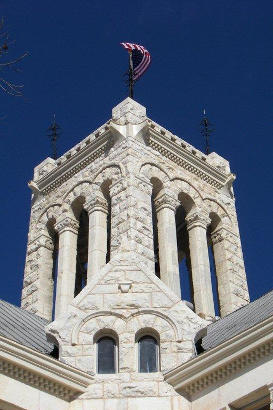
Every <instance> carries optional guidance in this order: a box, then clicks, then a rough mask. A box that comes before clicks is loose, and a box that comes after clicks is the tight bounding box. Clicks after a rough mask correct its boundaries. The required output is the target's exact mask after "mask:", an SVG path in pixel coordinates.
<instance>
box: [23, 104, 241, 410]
mask: <svg viewBox="0 0 273 410" xmlns="http://www.w3.org/2000/svg"><path fill="white" fill-rule="evenodd" d="M233 180H234V175H233V174H231V173H230V169H229V164H228V162H227V161H226V160H224V159H223V158H221V157H220V156H218V155H217V154H215V153H212V154H210V155H208V156H206V155H204V154H203V153H201V152H200V151H198V150H196V149H195V148H194V147H192V146H190V145H189V144H188V143H187V142H185V141H183V140H181V139H180V138H178V137H177V136H175V135H173V134H171V133H170V132H169V131H167V130H166V129H164V128H162V127H160V126H159V125H158V124H156V123H154V122H153V121H152V120H150V119H149V118H147V117H146V109H145V108H144V107H142V106H141V105H139V104H138V103H136V102H135V101H133V100H131V99H130V98H127V99H126V100H124V101H123V102H122V103H120V104H119V105H118V106H117V107H115V108H114V109H113V115H112V119H111V120H110V121H108V122H107V123H106V124H105V125H103V126H102V127H101V128H99V129H98V130H97V131H95V132H94V133H92V134H91V135H89V136H88V137H87V138H85V139H84V140H83V141H82V142H81V143H79V144H78V145H76V146H75V147H73V148H72V149H71V150H70V151H68V152H67V153H66V154H64V155H63V156H62V157H61V158H59V159H58V160H56V161H54V160H52V159H50V158H48V159H46V160H45V161H43V162H42V163H41V164H40V165H38V166H37V167H36V168H35V171H34V179H33V181H31V183H30V184H29V185H30V187H31V189H32V191H33V197H32V209H31V218H30V229H29V238H28V247H27V257H26V268H25V276H24V287H23V292H22V307H23V308H25V309H27V310H30V311H32V312H34V313H36V314H38V315H40V316H43V317H45V318H47V319H49V320H51V319H52V306H53V288H54V283H53V279H52V269H53V250H54V243H53V237H52V229H53V230H54V231H55V232H56V233H57V234H58V237H59V257H58V278H57V291H56V308H55V321H54V322H52V323H51V324H50V325H49V327H48V329H47V331H48V334H49V337H51V338H53V339H54V340H57V342H58V344H59V347H60V360H62V361H63V362H65V363H66V364H69V365H72V366H74V367H77V368H79V369H81V370H83V371H86V372H90V373H91V374H94V381H93V382H92V383H91V384H90V387H89V388H88V391H87V392H86V393H85V394H84V395H83V396H82V399H83V400H96V403H97V404H96V406H97V407H96V410H97V409H99V408H100V407H99V406H100V403H103V399H107V400H112V399H113V400H116V401H115V403H116V404H114V402H113V404H112V407H111V410H113V409H115V408H118V409H122V408H123V407H122V406H123V403H125V401H126V403H127V404H128V398H140V397H145V399H147V400H148V398H149V400H151V401H150V403H153V404H152V405H151V406H150V408H157V409H161V408H162V409H163V408H164V410H166V409H172V410H175V409H178V408H179V409H180V408H181V406H182V403H183V400H184V399H183V398H182V397H179V396H178V394H177V393H176V392H175V391H174V390H173V389H172V387H171V386H170V385H168V384H167V383H166V382H164V381H163V377H162V373H161V372H163V371H166V370H168V369H170V368H173V367H175V366H177V365H180V364H181V363H184V362H186V361H187V360H189V359H190V358H191V357H193V356H194V354H195V348H194V338H195V335H196V333H197V331H198V330H200V329H201V328H203V327H205V326H206V325H207V324H208V323H209V322H208V320H214V316H215V310H214V302H213V294H212V286H211V273H210V265H209V257H208V245H207V232H208V229H209V232H211V233H210V239H209V240H210V241H211V243H212V246H213V253H214V259H215V265H216V271H217V279H218V294H219V301H220V312H221V316H225V315H226V314H228V313H230V312H232V311H234V310H236V309H238V308H239V307H241V306H243V305H245V304H247V303H248V302H249V295H248V290H247V283H246V276H245V270H244V261H243V256H242V250H241V242H240V235H239V230H238V222H237V216H236V209H235V200H234V195H233V189H232V182H233ZM106 191H107V194H106ZM152 195H153V198H154V199H153V200H154V207H155V212H156V219H157V229H158V245H159V260H160V278H161V279H159V278H158V277H157V276H156V275H155V261H154V258H155V252H154V237H153V235H154V229H153V218H152V213H153V208H152V200H151V198H152ZM75 201H80V203H81V204H82V206H83V209H85V210H86V212H87V213H88V215H89V232H88V235H89V241H88V269H87V285H86V286H85V288H84V289H83V290H82V291H81V292H80V293H79V294H78V295H77V296H76V297H75V298H74V285H75V270H76V256H77V255H76V254H77V236H78V231H79V220H78V219H77V215H76V214H75V212H74V211H73V209H74V208H73V206H74V204H75ZM109 201H110V202H109ZM109 204H110V207H111V233H110V236H111V237H110V243H111V252H110V261H109V262H108V263H107V264H106V253H107V246H106V245H107V231H106V230H107V214H108V213H109ZM180 204H182V206H183V208H184V210H185V213H186V217H185V225H186V228H187V231H188V238H189V239H188V240H189V251H190V263H191V275H192V283H193V296H194V311H192V310H191V309H190V308H189V307H188V305H187V304H186V303H185V302H183V301H182V300H181V294H182V298H183V289H181V292H180V281H179V269H178V259H177V243H176V240H177V238H176V221H175V212H176V209H177V207H178V206H179V205H180ZM50 227H51V228H50ZM108 234H109V233H108ZM90 261H91V262H92V263H90ZM145 329H146V330H147V333H149V334H152V335H153V334H155V335H157V337H158V339H159V348H160V372H158V373H149V374H140V373H138V365H137V362H138V361H137V339H136V335H137V334H138V332H140V331H141V332H145ZM107 334H114V335H115V337H116V339H117V344H118V372H117V373H116V374H114V375H101V374H96V340H97V338H98V335H107ZM108 403H110V401H109V402H108ZM141 403H142V402H141V401H139V407H132V408H134V409H135V408H140V407H141V406H142V404H141ZM145 403H146V404H145V406H146V407H145V408H148V404H147V403H148V401H147V402H145ZM127 404H126V406H127ZM109 405H110V404H109ZM114 406H117V407H114ZM124 406H125V404H124ZM101 408H103V409H104V410H105V409H106V408H108V407H107V406H106V407H103V404H102V407H101ZM109 408H110V407H109ZM124 408H126V409H127V407H124ZM141 408H143V407H141Z"/></svg>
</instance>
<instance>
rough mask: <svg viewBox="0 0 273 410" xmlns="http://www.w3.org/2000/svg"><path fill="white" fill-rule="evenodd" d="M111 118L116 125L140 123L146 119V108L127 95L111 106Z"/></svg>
mask: <svg viewBox="0 0 273 410" xmlns="http://www.w3.org/2000/svg"><path fill="white" fill-rule="evenodd" d="M112 120H113V122H114V123H116V124H118V125H126V124H129V123H130V124H134V125H136V124H141V123H142V122H144V121H145V120H146V108H145V107H143V106H142V105H140V104H139V103H137V102H136V101H134V100H132V98H129V97H128V98H126V99H125V100H123V101H122V102H121V103H120V104H118V105H117V106H116V107H114V108H113V110H112Z"/></svg>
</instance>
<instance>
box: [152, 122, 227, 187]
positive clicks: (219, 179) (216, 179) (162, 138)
mask: <svg viewBox="0 0 273 410" xmlns="http://www.w3.org/2000/svg"><path fill="white" fill-rule="evenodd" d="M148 144H149V145H150V147H151V148H153V149H154V150H156V151H158V152H160V153H161V154H162V155H164V156H165V157H166V158H168V159H170V160H171V161H173V162H174V163H176V164H177V165H179V166H181V167H182V168H184V169H186V170H187V171H189V172H191V173H193V174H195V175H197V176H199V177H200V178H201V179H202V180H203V181H205V182H207V183H208V184H210V185H212V186H214V187H215V188H218V189H221V188H222V187H223V186H225V185H226V184H227V183H228V182H229V181H230V176H231V175H233V174H230V173H228V174H226V173H224V172H222V171H220V170H219V169H217V168H215V167H213V166H212V165H210V164H208V163H207V162H206V161H207V156H206V155H205V154H203V153H201V152H200V151H198V150H197V149H195V148H193V147H192V146H189V145H188V144H187V143H185V141H183V140H181V139H180V138H179V137H176V136H175V135H173V134H171V133H170V132H169V131H166V130H165V129H163V128H160V126H158V125H157V124H156V123H154V122H152V121H151V120H149V138H148Z"/></svg>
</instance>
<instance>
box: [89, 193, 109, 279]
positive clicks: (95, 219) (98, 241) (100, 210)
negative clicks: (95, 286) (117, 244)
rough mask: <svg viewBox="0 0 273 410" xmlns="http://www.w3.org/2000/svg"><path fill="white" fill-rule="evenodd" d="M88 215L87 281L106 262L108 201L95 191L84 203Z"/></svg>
mask: <svg viewBox="0 0 273 410" xmlns="http://www.w3.org/2000/svg"><path fill="white" fill-rule="evenodd" d="M85 209H86V210H87V212H88V215H89V233H88V266H87V283H89V282H90V280H91V279H92V277H93V275H94V274H95V273H97V272H98V271H99V270H100V269H101V268H102V267H103V266H104V265H105V263H106V253H107V214H108V203H107V200H106V199H105V198H104V197H103V195H102V194H100V193H96V194H95V195H94V196H93V198H91V199H90V200H89V201H88V202H87V203H86V205H85Z"/></svg>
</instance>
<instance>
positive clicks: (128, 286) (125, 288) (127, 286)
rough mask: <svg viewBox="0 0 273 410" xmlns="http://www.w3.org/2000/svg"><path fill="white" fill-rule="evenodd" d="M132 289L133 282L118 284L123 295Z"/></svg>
mask: <svg viewBox="0 0 273 410" xmlns="http://www.w3.org/2000/svg"><path fill="white" fill-rule="evenodd" d="M131 287H132V282H124V283H119V284H118V288H119V290H120V291H121V293H128V292H129V290H130V289H131Z"/></svg>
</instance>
